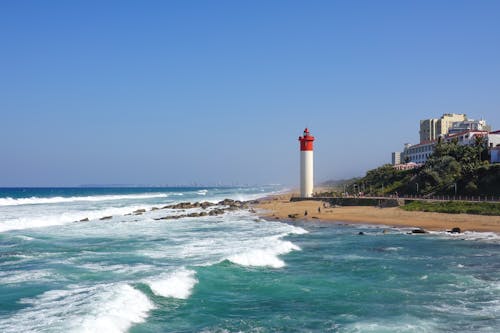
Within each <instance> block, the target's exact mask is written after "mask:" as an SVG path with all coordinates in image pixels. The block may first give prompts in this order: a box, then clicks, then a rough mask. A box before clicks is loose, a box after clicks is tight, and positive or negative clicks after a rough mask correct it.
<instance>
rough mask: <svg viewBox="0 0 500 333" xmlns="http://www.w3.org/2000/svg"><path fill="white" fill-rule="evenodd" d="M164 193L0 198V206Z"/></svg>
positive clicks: (135, 196)
mask: <svg viewBox="0 0 500 333" xmlns="http://www.w3.org/2000/svg"><path fill="white" fill-rule="evenodd" d="M168 196H169V195H168V194H165V193H157V194H155V193H150V194H127V195H96V196H85V197H84V196H81V197H50V198H40V197H31V198H17V199H15V198H11V197H6V198H0V206H19V205H39V204H57V203H66V202H79V201H86V202H89V201H112V200H127V199H152V198H166V197H168Z"/></svg>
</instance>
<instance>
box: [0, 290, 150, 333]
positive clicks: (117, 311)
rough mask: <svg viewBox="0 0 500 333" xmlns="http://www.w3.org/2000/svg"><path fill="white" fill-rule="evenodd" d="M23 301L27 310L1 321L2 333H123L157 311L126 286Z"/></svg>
mask: <svg viewBox="0 0 500 333" xmlns="http://www.w3.org/2000/svg"><path fill="white" fill-rule="evenodd" d="M21 302H22V303H24V304H26V305H28V307H27V308H25V309H23V310H21V311H19V312H18V313H17V314H15V315H14V316H12V317H10V318H7V319H6V320H0V331H2V332H5V333H10V332H12V333H14V332H16V333H17V332H42V331H43V332H46V331H50V332H107V333H121V332H126V331H127V330H128V329H129V328H130V327H131V326H132V325H133V324H137V323H141V322H144V321H145V319H146V318H147V316H148V312H149V311H150V310H152V309H153V308H154V305H153V303H152V302H151V301H150V300H149V298H147V296H146V295H144V294H143V293H142V292H140V291H138V290H137V289H135V288H133V287H131V286H130V285H128V284H123V283H121V284H107V285H98V286H93V287H73V288H70V289H67V290H51V291H47V292H45V293H43V294H41V295H40V296H38V297H36V298H30V299H23V300H21Z"/></svg>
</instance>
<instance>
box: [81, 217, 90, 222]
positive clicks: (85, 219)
mask: <svg viewBox="0 0 500 333" xmlns="http://www.w3.org/2000/svg"><path fill="white" fill-rule="evenodd" d="M88 221H89V218H88V217H86V218H84V219H81V220H80V222H88Z"/></svg>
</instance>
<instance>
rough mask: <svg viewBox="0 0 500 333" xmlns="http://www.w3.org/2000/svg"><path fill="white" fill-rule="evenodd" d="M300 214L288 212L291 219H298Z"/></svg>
mask: <svg viewBox="0 0 500 333" xmlns="http://www.w3.org/2000/svg"><path fill="white" fill-rule="evenodd" d="M298 216H299V214H288V217H289V218H291V219H296V218H297V217H298Z"/></svg>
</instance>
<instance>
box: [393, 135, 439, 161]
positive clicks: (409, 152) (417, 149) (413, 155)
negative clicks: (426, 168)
mask: <svg viewBox="0 0 500 333" xmlns="http://www.w3.org/2000/svg"><path fill="white" fill-rule="evenodd" d="M436 143H437V140H432V141H430V142H425V143H419V144H416V145H411V144H409V143H407V144H405V149H404V151H403V154H402V155H401V157H402V159H403V161H405V162H413V163H417V164H421V163H425V162H426V161H427V159H428V158H429V156H431V155H432V153H433V152H434V147H435V146H436Z"/></svg>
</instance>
